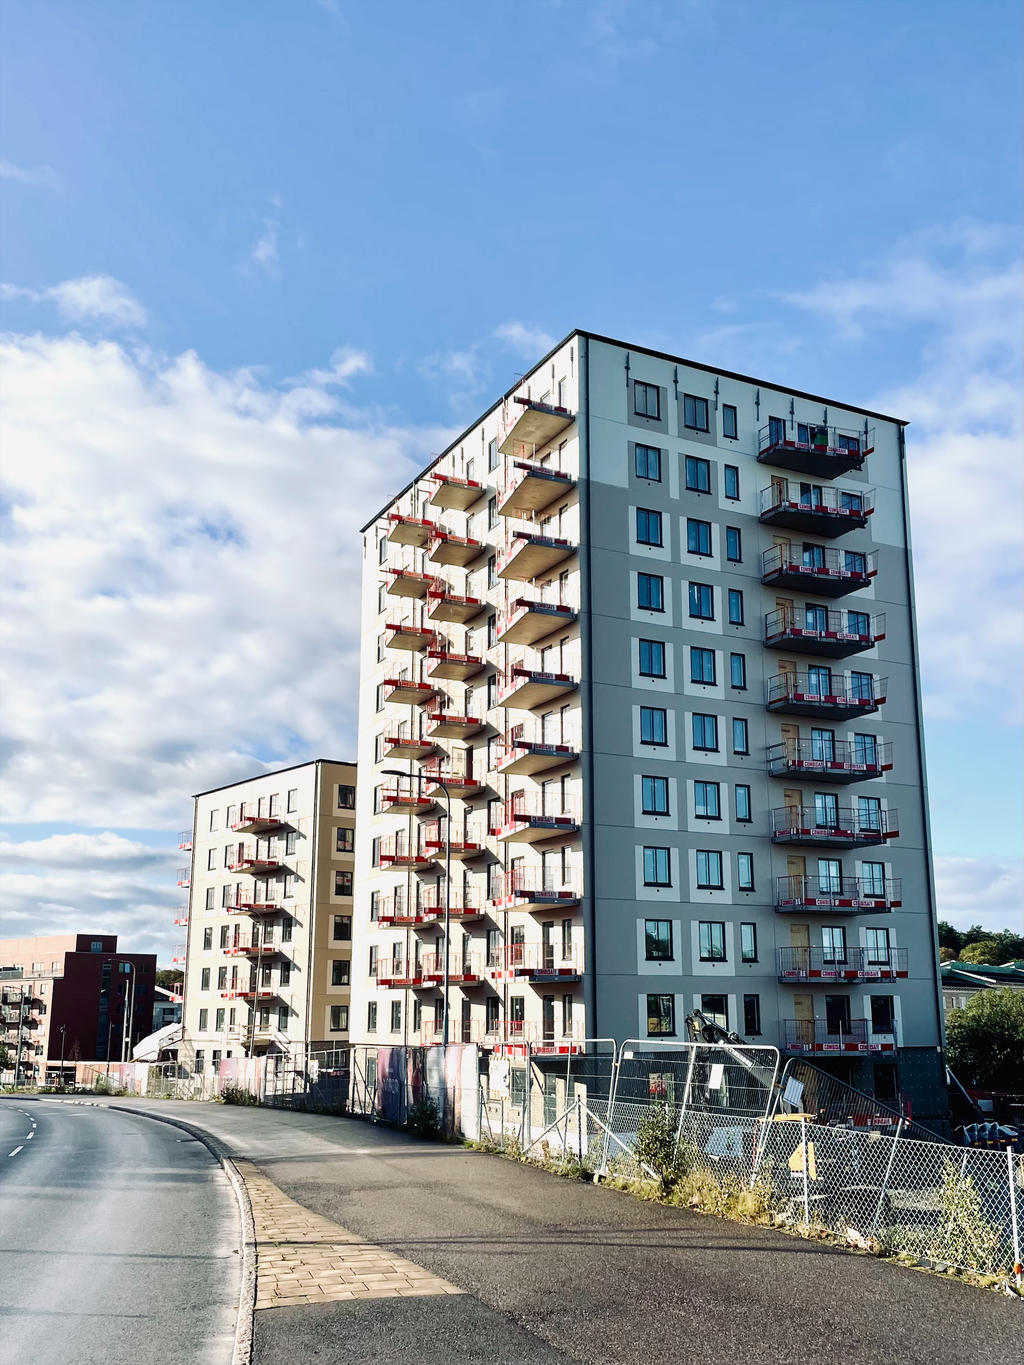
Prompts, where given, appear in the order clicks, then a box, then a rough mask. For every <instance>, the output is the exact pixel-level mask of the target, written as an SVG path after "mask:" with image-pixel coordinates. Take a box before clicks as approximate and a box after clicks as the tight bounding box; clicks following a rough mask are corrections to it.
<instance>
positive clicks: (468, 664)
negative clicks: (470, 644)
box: [427, 649, 484, 682]
mask: <svg viewBox="0 0 1024 1365" xmlns="http://www.w3.org/2000/svg"><path fill="white" fill-rule="evenodd" d="M427 660H428V664H429V666H428V668H427V676H428V677H429V678H445V679H448V680H450V681H453V682H466V680H467V679H469V678H472V677H474V676H475V675H476V674H477V673H479V672H480V671H481V669H482V668H483V667H484V661H483V659H482V658H480V656H479V655H477V654H456V653H455V652H454V650H451V649H428V650H427Z"/></svg>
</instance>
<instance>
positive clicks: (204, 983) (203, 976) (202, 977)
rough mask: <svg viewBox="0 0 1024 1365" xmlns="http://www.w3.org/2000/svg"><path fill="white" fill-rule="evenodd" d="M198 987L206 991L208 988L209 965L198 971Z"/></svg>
mask: <svg viewBox="0 0 1024 1365" xmlns="http://www.w3.org/2000/svg"><path fill="white" fill-rule="evenodd" d="M199 989H200V990H201V991H208V990H209V989H210V969H209V967H204V968H203V969H202V971H201V972H200V973H199Z"/></svg>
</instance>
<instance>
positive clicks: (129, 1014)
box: [121, 962, 135, 1062]
mask: <svg viewBox="0 0 1024 1365" xmlns="http://www.w3.org/2000/svg"><path fill="white" fill-rule="evenodd" d="M124 965H125V969H126V972H127V974H128V976H129V978H130V980H129V982H128V989H127V990H126V991H125V993H124V1024H123V1025H122V1028H121V1061H122V1062H128V1061H130V1060H131V1057H130V1053H131V1050H132V1022H133V1020H134V1018H135V964H134V962H126V963H125V964H124Z"/></svg>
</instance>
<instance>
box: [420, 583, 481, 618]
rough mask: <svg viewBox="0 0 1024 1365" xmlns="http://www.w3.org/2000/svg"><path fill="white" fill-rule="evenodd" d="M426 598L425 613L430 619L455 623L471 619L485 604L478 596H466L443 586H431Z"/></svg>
mask: <svg viewBox="0 0 1024 1365" xmlns="http://www.w3.org/2000/svg"><path fill="white" fill-rule="evenodd" d="M427 600H428V607H427V615H428V616H429V617H430V619H431V621H450V622H454V623H455V624H456V625H463V624H465V622H466V621H472V620H473V618H474V617H475V616H479V615H480V613H481V612H482V611H483V609H484V607H486V606H487V603H486V602H485V601H483V599H482V598H480V597H466V596H464V595H462V594H460V593H457V592H448V591H447V590H446V589H445V588H443V587H434V588H431V590H430V592H429V593H428V594H427Z"/></svg>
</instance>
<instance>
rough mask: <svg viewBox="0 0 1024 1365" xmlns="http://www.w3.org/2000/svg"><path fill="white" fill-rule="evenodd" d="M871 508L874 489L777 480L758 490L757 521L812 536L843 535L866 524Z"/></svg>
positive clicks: (872, 507) (873, 502)
mask: <svg viewBox="0 0 1024 1365" xmlns="http://www.w3.org/2000/svg"><path fill="white" fill-rule="evenodd" d="M874 510H875V490H874V489H873V488H858V489H857V490H856V491H853V490H850V489H846V488H831V487H827V486H826V487H822V486H820V485H818V484H813V483H800V482H796V481H794V482H790V480H789V479H778V480H777V481H775V482H774V483H773V484H772V486H771V487H770V488H762V490H761V520H762V521H763V522H765V523H766V524H767V525H769V526H785V527H787V528H788V529H789V530H791V531H810V532H811V533H812V534H813V535H821V536H843V535H845V534H846V533H847V531H856V530H858V529H860V528H862V527H864V526H866V525H867V524H868V517H870V516H871V515H872V513H873V512H874Z"/></svg>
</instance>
